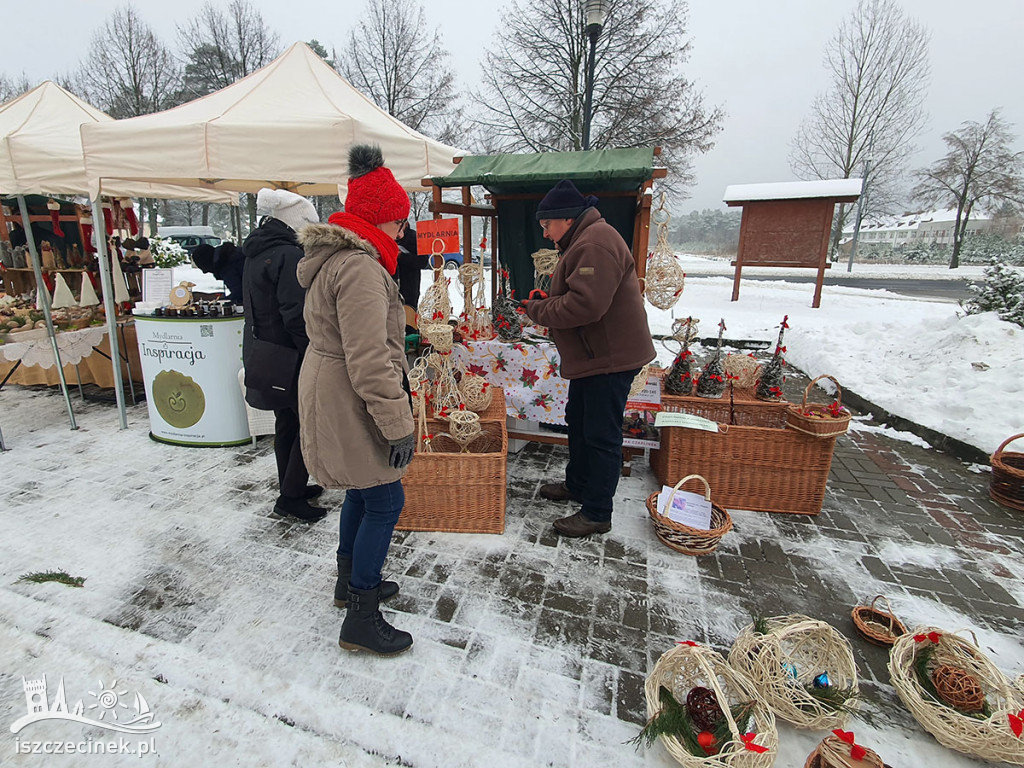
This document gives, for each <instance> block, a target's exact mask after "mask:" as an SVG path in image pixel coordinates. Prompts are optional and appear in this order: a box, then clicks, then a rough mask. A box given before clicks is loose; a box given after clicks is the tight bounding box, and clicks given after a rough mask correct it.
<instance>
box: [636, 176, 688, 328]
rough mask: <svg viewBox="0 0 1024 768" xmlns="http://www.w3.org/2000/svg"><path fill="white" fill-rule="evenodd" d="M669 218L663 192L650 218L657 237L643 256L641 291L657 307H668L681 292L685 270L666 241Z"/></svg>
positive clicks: (670, 306)
mask: <svg viewBox="0 0 1024 768" xmlns="http://www.w3.org/2000/svg"><path fill="white" fill-rule="evenodd" d="M671 219H672V217H671V216H670V215H669V212H668V210H666V208H665V193H664V192H663V193H662V195H661V203H660V205H659V206H658V209H657V210H656V211H654V213H652V214H651V221H653V222H654V223H655V224H657V225H658V241H657V243H656V244H655V246H654V251H653V252H652V253H651V255H650V256H649V257H648V259H647V273H646V279H645V288H644V292H645V293H646V295H647V300H648V301H649V302H651V304H653V305H654V306H656V307H657V308H658V309H671V308H672V307H674V306H675V305H676V302H677V301H679V297H680V296H682V295H683V286H684V284H685V283H686V273H685V272H683V268H682V266H681V265H680V264H679V259H677V258H676V255H675V253H674V252H673V251H672V248H671V246H670V245H669V244H668V223H669V221H670V220H671Z"/></svg>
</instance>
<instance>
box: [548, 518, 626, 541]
mask: <svg viewBox="0 0 1024 768" xmlns="http://www.w3.org/2000/svg"><path fill="white" fill-rule="evenodd" d="M552 525H554V527H555V530H556V531H558V532H559V533H560V534H561V535H562V536H565V537H567V538H570V539H578V538H581V537H583V536H589V535H590V534H592V533H608V531H610V530H611V529H612V524H611V523H595V522H594V521H593V520H588V519H587V518H585V517H584V516H583V513H582V512H577V513H576V514H575V515H569V517H563V518H561V519H560V520H555V522H554V523H552Z"/></svg>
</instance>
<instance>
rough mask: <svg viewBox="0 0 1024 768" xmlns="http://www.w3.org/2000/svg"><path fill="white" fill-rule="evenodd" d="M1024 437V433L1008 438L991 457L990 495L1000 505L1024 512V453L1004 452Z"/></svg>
mask: <svg viewBox="0 0 1024 768" xmlns="http://www.w3.org/2000/svg"><path fill="white" fill-rule="evenodd" d="M1022 437H1024V432H1021V433H1020V434H1019V435H1014V436H1013V437H1010V438H1007V439H1006V440H1004V441H1003V444H1002V445H1000V446H999V447H998V448H996V452H995V453H993V454H992V456H991V457H990V461H991V462H992V479H991V481H990V483H989V487H988V493H989V496H991V497H992V498H993V499H995V500H996V501H998V502H999V503H1000V504H1002V505H1004V506H1007V507H1009V508H1010V509H1016V510H1018V511H1020V512H1024V453H1016V452H1013V451H1004V450H1003V449H1004V448H1006V446H1008V445H1009V444H1010V443H1012V442H1013V441H1014V440H1019V439H1020V438H1022Z"/></svg>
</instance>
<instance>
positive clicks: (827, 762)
mask: <svg viewBox="0 0 1024 768" xmlns="http://www.w3.org/2000/svg"><path fill="white" fill-rule="evenodd" d="M850 748H851V747H850V745H849V744H847V743H846V742H845V741H843V740H842V739H840V738H839V737H838V736H826V737H825V738H824V739H822V741H821V744H819V745H818V746H817V747H815V748H814V751H813V752H811V754H810V755H808V756H807V762H806V763H804V768H884V766H885V763H883V762H882V758H880V757H879V756H878V754H877V753H876V752H875V751H874V750H872V749H868V748H867V747H863V749H864V757H862V758H861V759H859V760H854V759H853V757H852V756H851V755H850Z"/></svg>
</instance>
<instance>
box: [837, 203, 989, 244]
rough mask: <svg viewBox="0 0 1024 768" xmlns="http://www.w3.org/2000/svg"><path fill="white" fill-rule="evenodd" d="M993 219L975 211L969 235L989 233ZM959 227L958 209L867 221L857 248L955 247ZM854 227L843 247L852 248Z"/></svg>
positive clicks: (846, 232) (846, 229) (845, 235)
mask: <svg viewBox="0 0 1024 768" xmlns="http://www.w3.org/2000/svg"><path fill="white" fill-rule="evenodd" d="M991 225H992V219H991V218H990V217H989V216H988V215H987V214H984V213H979V212H972V213H971V219H970V221H969V222H967V236H968V237H970V236H971V235H979V234H983V233H985V232H987V231H988V230H989V228H990V227H991ZM955 226H956V209H955V208H950V209H949V210H944V211H922V212H919V213H907V214H904V215H903V216H899V217H896V218H890V219H873V220H869V219H865V220H864V221H862V222H861V225H860V234H859V235H858V247H860V246H863V247H868V246H879V245H882V246H890V247H894V248H895V247H899V246H905V245H931V244H933V243H938V244H939V245H949V246H952V245H953V228H954V227H955ZM853 228H854V224H853V223H851V224H848V225H847V226H845V227H843V239H842V241H841V245H844V246H846V247H847V248H848V247H849V243H850V242H851V240H853Z"/></svg>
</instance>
